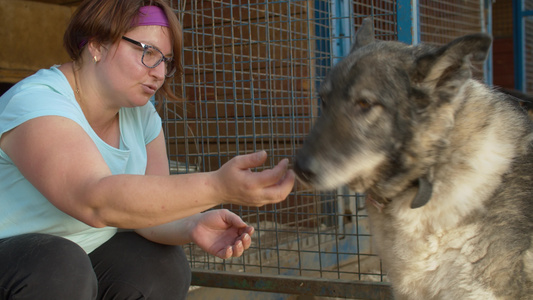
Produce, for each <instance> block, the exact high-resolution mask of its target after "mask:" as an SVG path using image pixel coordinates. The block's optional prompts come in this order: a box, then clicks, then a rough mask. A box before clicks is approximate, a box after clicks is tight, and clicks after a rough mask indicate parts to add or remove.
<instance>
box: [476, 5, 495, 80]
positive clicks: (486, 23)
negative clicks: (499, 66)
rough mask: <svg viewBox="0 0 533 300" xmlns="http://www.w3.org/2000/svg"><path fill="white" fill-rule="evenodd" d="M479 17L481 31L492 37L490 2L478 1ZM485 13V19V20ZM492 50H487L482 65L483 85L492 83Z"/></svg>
mask: <svg viewBox="0 0 533 300" xmlns="http://www.w3.org/2000/svg"><path fill="white" fill-rule="evenodd" d="M480 5H481V6H480V12H479V13H480V15H481V29H482V30H484V31H485V32H486V33H487V34H490V35H492V1H490V0H484V1H480ZM485 13H486V16H487V19H485ZM492 60H493V48H492V47H491V48H490V49H489V54H488V57H487V59H486V60H485V63H484V64H483V70H484V71H483V74H484V75H485V83H486V84H488V85H492V84H493V83H494V76H493V69H494V68H493V62H492Z"/></svg>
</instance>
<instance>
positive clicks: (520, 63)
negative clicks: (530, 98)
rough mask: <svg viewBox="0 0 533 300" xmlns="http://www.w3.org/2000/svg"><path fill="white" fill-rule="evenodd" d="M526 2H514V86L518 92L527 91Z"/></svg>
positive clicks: (520, 0)
mask: <svg viewBox="0 0 533 300" xmlns="http://www.w3.org/2000/svg"><path fill="white" fill-rule="evenodd" d="M523 10H524V0H513V51H514V86H515V89H516V90H518V91H522V92H524V91H525V81H526V72H525V68H524V65H525V63H524V62H525V60H524V57H525V53H524V48H525V47H524V41H525V32H524V31H525V30H524V18H523V15H522V13H523V12H522V11H523Z"/></svg>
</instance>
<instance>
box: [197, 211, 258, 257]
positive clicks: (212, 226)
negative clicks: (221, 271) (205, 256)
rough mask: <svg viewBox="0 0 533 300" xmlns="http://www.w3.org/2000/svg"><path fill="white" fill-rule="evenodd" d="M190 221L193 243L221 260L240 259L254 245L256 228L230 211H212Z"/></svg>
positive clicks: (198, 215)
mask: <svg viewBox="0 0 533 300" xmlns="http://www.w3.org/2000/svg"><path fill="white" fill-rule="evenodd" d="M190 221H191V225H190V226H191V231H190V239H191V241H193V242H194V243H195V244H196V245H198V246H199V247H200V248H202V249H203V250H204V251H206V252H207V253H209V254H211V255H214V256H217V257H219V258H222V259H226V258H230V257H239V256H241V255H242V253H243V252H244V250H246V249H248V248H249V247H250V245H251V243H252V237H251V236H252V234H253V233H254V228H253V227H251V226H248V225H247V224H246V223H245V222H244V221H243V220H242V219H241V218H240V217H239V216H237V215H236V214H234V213H232V212H230V211H229V210H226V209H217V210H210V211H207V212H204V213H201V214H197V215H195V216H193V217H191V218H190Z"/></svg>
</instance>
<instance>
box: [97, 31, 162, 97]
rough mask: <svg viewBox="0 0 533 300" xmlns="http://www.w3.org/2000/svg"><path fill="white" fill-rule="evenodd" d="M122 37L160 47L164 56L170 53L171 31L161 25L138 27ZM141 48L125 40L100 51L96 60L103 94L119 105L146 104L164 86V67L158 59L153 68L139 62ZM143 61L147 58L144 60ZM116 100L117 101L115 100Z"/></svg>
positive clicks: (141, 54)
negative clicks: (99, 55)
mask: <svg viewBox="0 0 533 300" xmlns="http://www.w3.org/2000/svg"><path fill="white" fill-rule="evenodd" d="M124 36H125V37H127V38H129V39H131V40H135V41H138V42H140V43H143V44H146V45H150V46H152V47H155V48H157V49H159V50H160V51H161V52H162V53H163V54H164V55H165V56H166V57H171V56H172V44H171V39H170V31H169V29H168V28H166V27H163V26H155V25H154V26H138V27H135V28H133V29H132V30H131V31H129V32H127V33H126V34H124ZM142 56H143V48H142V47H141V46H139V45H135V44H134V43H131V42H128V41H126V40H124V39H121V40H119V42H117V43H115V44H113V45H111V46H110V47H109V48H108V51H105V50H103V51H102V59H101V61H100V62H98V63H97V68H96V70H97V72H98V78H99V79H100V80H101V84H102V86H104V87H105V88H104V93H106V95H103V96H104V97H105V98H106V99H109V100H111V101H113V104H112V105H116V106H118V107H135V106H142V105H145V104H146V103H147V102H148V100H149V99H150V97H152V96H153V95H154V94H155V92H156V91H157V90H158V89H159V88H160V87H161V86H162V85H163V82H164V81H165V73H166V67H165V63H164V62H161V63H160V64H159V65H158V66H157V67H155V68H148V67H147V66H145V65H144V64H143V63H142ZM145 62H146V60H145ZM115 101H118V102H117V103H116V102H115Z"/></svg>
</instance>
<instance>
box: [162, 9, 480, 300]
mask: <svg viewBox="0 0 533 300" xmlns="http://www.w3.org/2000/svg"><path fill="white" fill-rule="evenodd" d="M445 2H446V3H445V4H443V3H444V2H442V1H431V0H425V1H423V0H421V1H420V4H419V5H413V2H412V1H405V0H360V1H342V0H313V1H264V0H263V1H261V0H210V1H202V0H199V1H196V0H194V1H187V0H174V1H173V2H172V5H173V7H174V8H175V10H176V11H177V12H178V14H179V16H180V20H181V22H182V24H183V31H184V35H183V36H184V50H183V58H184V61H183V62H184V76H183V78H180V79H179V80H178V79H177V80H176V81H175V82H174V84H173V85H172V86H173V88H174V90H175V92H176V94H177V95H181V96H182V98H183V99H184V100H183V101H180V102H174V101H164V102H163V106H162V111H161V114H162V117H163V123H164V130H165V134H166V136H167V147H168V152H169V159H170V162H171V173H173V174H180V173H187V172H204V171H211V170H215V169H218V168H219V167H220V166H221V165H222V164H224V163H225V162H227V161H228V160H229V159H230V158H232V157H233V156H235V155H239V154H246V153H251V152H254V151H257V150H266V151H267V152H268V154H269V161H268V162H267V163H266V164H265V166H264V168H270V167H272V166H273V165H275V164H276V163H277V162H278V161H279V160H281V159H283V158H289V160H291V161H292V158H293V156H294V155H295V152H296V151H297V149H298V148H299V147H300V145H301V144H302V142H303V140H304V138H305V136H306V134H307V133H308V131H309V129H310V127H311V126H312V124H313V122H314V120H315V119H316V117H317V116H318V115H319V113H320V112H319V110H320V109H319V99H318V97H317V89H318V87H319V85H320V82H321V80H322V79H323V78H324V76H325V75H326V74H327V72H328V70H329V68H330V67H331V66H332V65H333V64H335V63H336V61H337V60H338V59H340V58H342V57H343V56H344V55H346V53H347V51H349V47H350V44H351V37H352V36H353V33H354V32H355V30H356V29H357V28H358V27H359V26H360V24H361V22H362V19H363V18H365V17H367V16H372V17H373V18H374V21H375V22H374V24H375V28H376V35H377V38H378V39H383V40H397V39H400V40H402V41H407V42H417V41H418V40H422V41H425V42H432V43H443V42H446V41H449V40H451V38H453V37H457V36H460V35H463V34H466V33H470V32H479V31H482V30H483V19H482V16H483V11H482V8H483V6H482V5H481V4H480V1H479V0H468V1H465V0H454V1H445ZM412 16H415V18H414V19H413V17H412ZM225 208H227V209H230V210H231V211H233V212H236V213H237V214H239V215H240V216H241V217H242V218H243V219H244V220H245V221H246V222H248V223H249V224H251V225H253V226H254V227H255V229H256V233H255V234H254V237H253V243H252V246H251V248H250V249H249V250H248V251H247V252H246V253H245V255H244V256H243V257H241V258H234V259H229V260H220V259H217V258H215V257H213V256H210V255H207V254H206V253H204V252H203V251H202V250H201V249H199V248H198V247H196V246H195V245H193V244H191V245H186V246H184V249H185V251H186V253H187V255H188V258H189V261H190V265H191V267H192V269H193V285H201V286H210V287H225V288H233V289H240V290H254V291H266V292H272V293H293V294H302V295H303V294H307V295H315V296H329V297H344V298H360V299H390V298H392V296H391V295H392V293H391V290H390V286H389V285H388V284H387V278H386V273H385V271H384V270H383V268H382V266H381V262H380V260H379V258H378V257H377V256H376V255H375V253H374V251H373V248H372V243H371V236H370V234H369V232H368V219H367V215H366V212H365V209H364V200H363V196H362V195H358V194H355V193H353V192H351V191H350V190H349V189H348V188H341V189H339V190H335V191H330V192H326V193H319V192H317V191H314V190H310V189H307V188H305V187H303V186H301V185H299V184H296V186H295V189H294V191H293V192H292V193H291V194H290V196H289V197H288V199H287V200H286V201H284V202H282V203H279V204H276V205H268V206H266V207H261V208H250V207H242V206H231V205H228V206H225ZM221 299H224V298H223V297H222V298H221Z"/></svg>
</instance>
